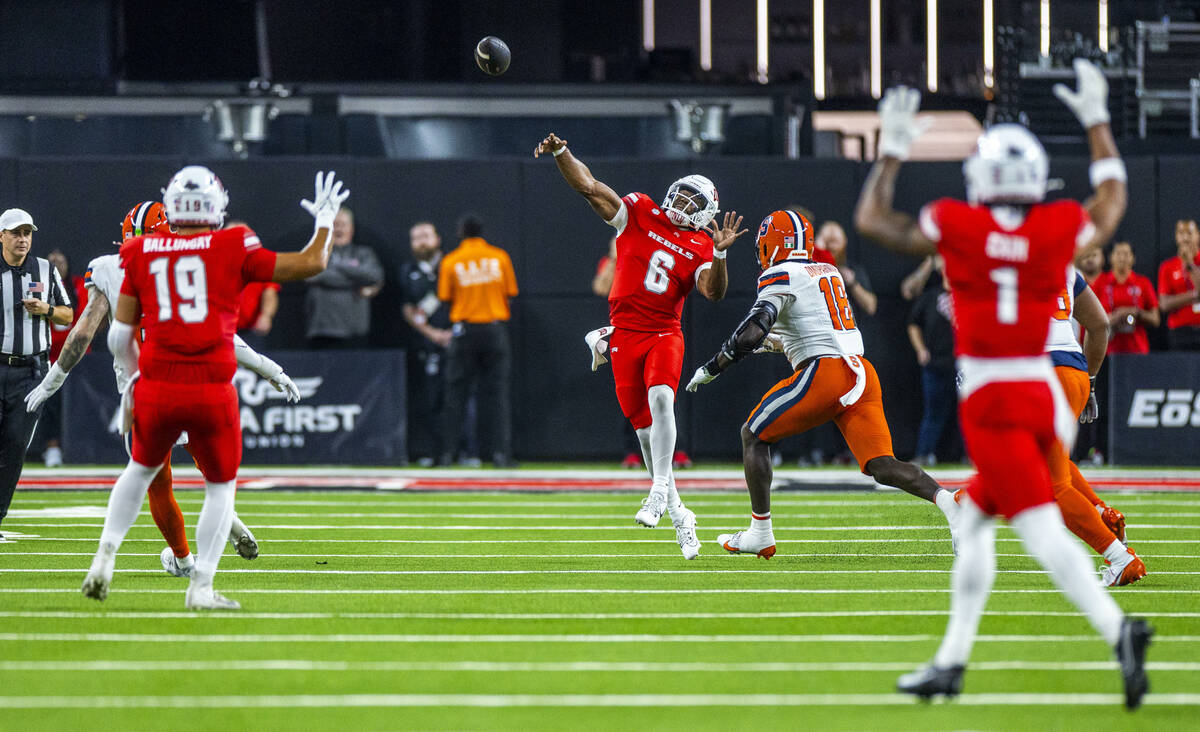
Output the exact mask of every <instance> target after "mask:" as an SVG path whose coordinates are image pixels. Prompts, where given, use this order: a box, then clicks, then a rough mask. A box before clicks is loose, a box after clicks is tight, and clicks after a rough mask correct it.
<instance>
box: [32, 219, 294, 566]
mask: <svg viewBox="0 0 1200 732" xmlns="http://www.w3.org/2000/svg"><path fill="white" fill-rule="evenodd" d="M166 226H167V219H166V214H165V210H164V208H163V205H162V204H161V203H159V202H157V201H146V202H143V203H140V204H138V205H137V206H134V207H133V208H132V209H131V210H130V211H129V213H128V214H127V215H126V216H125V221H124V224H123V226H122V239H128V238H130V237H133V236H141V235H142V234H149V233H153V232H155V231H159V230H165V228H166ZM124 280H125V271H124V270H123V269H122V268H121V257H120V255H119V254H105V255H103V256H100V257H96V258H95V259H93V260H92V261H91V262H90V263H89V264H88V269H87V275H86V277H85V284H86V286H87V288H88V294H89V297H88V303H87V306H86V307H85V308H84V311H83V313H81V314H80V316H79V320H78V321H77V322H76V324H75V326H74V327H73V328H72V329H71V332H70V333H69V334H68V335H67V340H66V342H65V343H64V344H63V349H62V353H61V354H60V355H59V359H58V361H57V362H55V364H54V365H53V366H52V367H51V368H50V371H49V372H48V373H47V374H46V377H45V378H44V379H42V382H41V383H40V384H39V385H38V386H36V387H35V388H34V389H33V391H31V392H29V394H28V395H27V396H26V398H25V403H26V407H27V409H28V410H29V411H33V410H34V409H37V407H38V406H39V405H40V404H41V403H42V402H43V401H45V400H46V399H47V398H49V397H50V395H52V394H54V393H55V392H56V391H58V389H59V388H60V387H61V386H62V384H63V382H64V381H66V378H67V374H68V373H69V372H70V371H71V369H72V368H74V366H75V364H77V363H79V360H80V359H81V358H83V354H84V353H86V352H87V349H88V346H89V345H90V344H91V342H92V338H93V336H94V335H95V333H96V331H97V330H98V329H99V327H100V325H101V324H102V323H103V324H111V323H112V319H113V311H114V303H116V302H117V299H118V297H119V296H120V294H121V283H122V282H123V281H124ZM233 340H234V352H235V354H236V356H237V361H238V365H239V366H243V367H245V368H248V369H250V370H251V371H254V372H255V373H257V374H258V375H259V376H261V377H262V378H263V379H265V380H267V381H269V382H270V383H271V384H272V385H273V386H274V387H275V388H276V389H278V390H279V391H281V392H286V393H287V398H288V400H289V401H293V402H295V401H299V399H300V391H299V389H298V388H297V387H296V385H295V383H293V382H292V380H291V379H290V378H289V377H288V376H287V374H285V373H284V372H283V369H282V368H281V367H280V366H279V364H277V363H275V362H274V361H272V360H271V359H269V358H267V357H265V356H262V355H260V354H259V353H257V352H255V351H254V349H252V348H250V346H248V345H246V343H245V341H243V340H242V339H241V338H238V337H237V336H236V335H235V336H234V337H233ZM113 371H114V372H115V374H116V379H117V391H118V392H119V393H121V394H124V393H125V391H126V389H127V388H128V386H129V380H130V378H131V376H132V375H131V374H127V373H125V372H124V370H122V368H121V366H120V364H119V363H118V362H117V360H116V359H114V360H113ZM120 418H121V410H118V412H117V414H116V415H114V418H113V419H114V422H115V423H116V425H119V420H120ZM113 429H114V431H115V429H116V426H114V428H113ZM186 442H187V434H186V433H185V434H184V435H183V436H182V437H181V438H180V441H179V444H186ZM148 494H149V497H150V513H151V515H152V516H153V518H154V523H155V524H156V525H157V526H158V528H159V530H160V531H161V532H162V534H163V538H164V539H166V540H167V544H168V545H169V546H167V548H165V549H163V551H162V553H161V555H160V559H161V560H162V565H163V569H165V570H166V571H167V572H168V573H170V574H173V575H175V576H176V577H187V576H189V575H190V573H191V568H192V566H193V565H194V563H195V560H194V558H193V556H192V554H191V551H190V550H189V548H188V543H187V534H186V531H185V527H184V522H183V512H182V511H181V510H180V509H179V504H178V503H177V502H176V501H175V496H174V492H173V491H172V482H171V469H170V458H169V457H168V459H167V463H166V464H165V465H164V467H163V469H162V470H160V471H159V473H158V475H157V476H155V479H154V482H153V483H152V484H151V486H150V490H149V492H148ZM229 542H230V543H231V544H232V545H233V547H234V548H235V549H236V550H237V552H238V554H239V555H241V556H242V557H244V558H246V559H253V558H255V557H257V556H258V542H257V541H256V540H255V538H254V534H253V533H251V531H250V529H249V528H247V527H246V525H245V524H244V523H242V521H241V520H240V519H238V518H237V516H236V515H235V516H234V518H233V524H232V528H231V529H230V533H229Z"/></svg>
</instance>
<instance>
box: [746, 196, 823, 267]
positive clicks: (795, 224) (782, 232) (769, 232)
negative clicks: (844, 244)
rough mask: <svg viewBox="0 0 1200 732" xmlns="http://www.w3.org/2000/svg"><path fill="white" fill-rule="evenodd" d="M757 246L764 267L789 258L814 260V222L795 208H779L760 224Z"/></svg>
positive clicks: (760, 263)
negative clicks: (789, 209) (794, 209)
mask: <svg viewBox="0 0 1200 732" xmlns="http://www.w3.org/2000/svg"><path fill="white" fill-rule="evenodd" d="M754 246H755V249H756V251H757V252H758V264H759V266H760V267H762V268H763V269H767V268H768V267H771V266H773V265H775V264H778V263H779V262H782V261H783V260H785V259H790V258H794V259H812V255H813V228H812V224H810V223H809V222H808V219H806V218H804V216H802V215H801V214H798V213H796V212H795V211H787V210H783V211H775V212H773V213H771V215H770V216H767V217H766V218H765V219H763V220H762V223H761V224H759V225H758V237H757V238H756V239H755V242H754Z"/></svg>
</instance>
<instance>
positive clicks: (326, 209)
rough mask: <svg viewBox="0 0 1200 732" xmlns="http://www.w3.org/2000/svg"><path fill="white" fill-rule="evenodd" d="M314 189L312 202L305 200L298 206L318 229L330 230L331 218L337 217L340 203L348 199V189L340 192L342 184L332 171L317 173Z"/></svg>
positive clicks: (331, 225) (331, 226)
mask: <svg viewBox="0 0 1200 732" xmlns="http://www.w3.org/2000/svg"><path fill="white" fill-rule="evenodd" d="M315 188H316V192H315V193H314V194H313V200H311V201H310V200H308V199H307V198H306V199H304V200H303V201H301V202H300V205H301V206H303V207H304V210H305V211H308V212H309V213H310V214H311V215H312V217H313V218H314V219H316V220H317V228H318V229H332V228H333V217H334V216H337V212H338V209H340V208H341V207H342V202H343V201H345V200H346V199H347V198H349V197H350V189H349V188H347V189H346V190H344V191H343V190H342V182H341V181H340V180H338V179H337V175H336V174H335V173H334V172H333V171H332V170H331V171H329V172H328V173H322V172H320V171H317V181H316V186H315Z"/></svg>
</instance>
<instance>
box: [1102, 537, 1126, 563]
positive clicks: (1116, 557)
mask: <svg viewBox="0 0 1200 732" xmlns="http://www.w3.org/2000/svg"><path fill="white" fill-rule="evenodd" d="M1127 556H1129V551H1128V550H1127V549H1126V548H1125V545H1124V544H1122V543H1121V540H1120V539H1113V540H1112V543H1111V544H1109V545H1108V548H1107V549H1105V550H1104V558H1105V559H1107V560H1108V561H1109V562H1110V563H1114V564H1115V563H1116V562H1120V561H1122V560H1123V559H1124V558H1125V557H1127Z"/></svg>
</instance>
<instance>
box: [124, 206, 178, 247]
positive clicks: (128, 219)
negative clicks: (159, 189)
mask: <svg viewBox="0 0 1200 732" xmlns="http://www.w3.org/2000/svg"><path fill="white" fill-rule="evenodd" d="M167 227H168V224H167V209H166V207H165V206H163V205H162V204H161V203H159V202H158V201H142V202H141V203H139V204H138V205H136V206H134V207H133V208H131V209H129V213H127V214H125V220H124V221H122V222H121V240H122V241H124V240H125V239H128V238H130V237H132V236H141V235H143V234H153V233H154V232H156V231H167V230H168V228H167Z"/></svg>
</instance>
